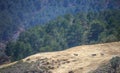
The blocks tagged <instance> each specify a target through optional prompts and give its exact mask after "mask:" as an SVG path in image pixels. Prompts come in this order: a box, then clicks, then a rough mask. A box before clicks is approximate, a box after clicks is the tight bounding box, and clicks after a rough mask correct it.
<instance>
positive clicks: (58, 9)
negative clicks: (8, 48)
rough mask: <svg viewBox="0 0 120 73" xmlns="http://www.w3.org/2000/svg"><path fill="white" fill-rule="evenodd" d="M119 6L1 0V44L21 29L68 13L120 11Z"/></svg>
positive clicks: (110, 0) (111, 1) (85, 0)
mask: <svg viewBox="0 0 120 73" xmlns="http://www.w3.org/2000/svg"><path fill="white" fill-rule="evenodd" d="M119 4H120V1H119V0H25V1H23V0H17V1H16V0H10V1H9V0H0V29H1V30H2V31H1V30H0V42H1V41H6V40H9V39H10V38H11V37H12V36H13V34H15V32H16V31H17V30H19V27H22V28H24V27H25V28H29V27H32V26H35V25H38V24H40V25H41V24H43V23H46V22H48V21H49V20H52V19H54V18H56V17H57V16H61V15H64V14H68V13H70V14H71V13H72V14H75V13H77V12H83V13H87V12H90V11H93V12H99V11H104V10H109V9H110V10H112V9H120V5H119ZM8 30H9V31H8Z"/></svg>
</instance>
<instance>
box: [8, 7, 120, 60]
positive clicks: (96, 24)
mask: <svg viewBox="0 0 120 73" xmlns="http://www.w3.org/2000/svg"><path fill="white" fill-rule="evenodd" d="M119 19H120V10H117V9H116V10H106V11H101V12H99V13H97V12H89V13H80V12H79V13H78V14H75V15H72V14H67V15H64V16H63V17H58V18H57V19H55V20H53V21H50V22H48V23H47V24H45V25H40V26H36V27H33V28H31V29H29V30H27V31H24V32H23V33H21V34H20V36H19V39H18V40H17V41H16V42H14V41H12V42H9V43H8V44H7V46H6V54H7V55H8V56H10V57H11V60H12V61H15V60H19V59H22V58H24V57H26V56H29V55H32V54H35V53H38V52H50V51H59V50H63V49H66V48H70V47H74V46H78V45H82V44H95V43H104V42H113V41H120V26H119V25H120V20H119ZM20 52H21V53H20Z"/></svg>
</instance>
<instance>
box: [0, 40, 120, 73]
mask: <svg viewBox="0 0 120 73" xmlns="http://www.w3.org/2000/svg"><path fill="white" fill-rule="evenodd" d="M115 56H120V42H113V43H104V44H95V45H83V46H77V47H73V48H70V49H68V50H64V51H58V52H57V51H56V52H46V53H38V54H35V55H32V56H29V57H27V58H25V59H22V60H20V61H17V62H13V63H10V64H5V65H2V66H0V73H34V72H35V73H89V72H91V73H110V71H111V73H119V72H117V71H119V70H120V68H119V67H118V66H117V64H118V65H120V62H119V61H120V59H119V57H116V58H113V59H112V57H115ZM110 59H111V60H110ZM109 60H110V62H109ZM107 63H110V66H108V68H109V69H108V68H107V69H106V67H101V68H99V67H100V66H101V65H105V64H107ZM98 68H99V69H101V70H99V69H98ZM115 68H116V69H115ZM96 69H98V70H99V71H98V70H97V72H96V71H95V72H93V71H94V70H96ZM114 71H116V72H114Z"/></svg>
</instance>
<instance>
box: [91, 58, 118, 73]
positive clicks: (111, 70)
mask: <svg viewBox="0 0 120 73" xmlns="http://www.w3.org/2000/svg"><path fill="white" fill-rule="evenodd" d="M90 73H120V57H119V56H116V57H113V58H112V59H111V60H110V61H109V63H108V64H103V65H102V66H100V67H98V68H97V69H96V70H95V71H93V72H92V71H91V72H90Z"/></svg>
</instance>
